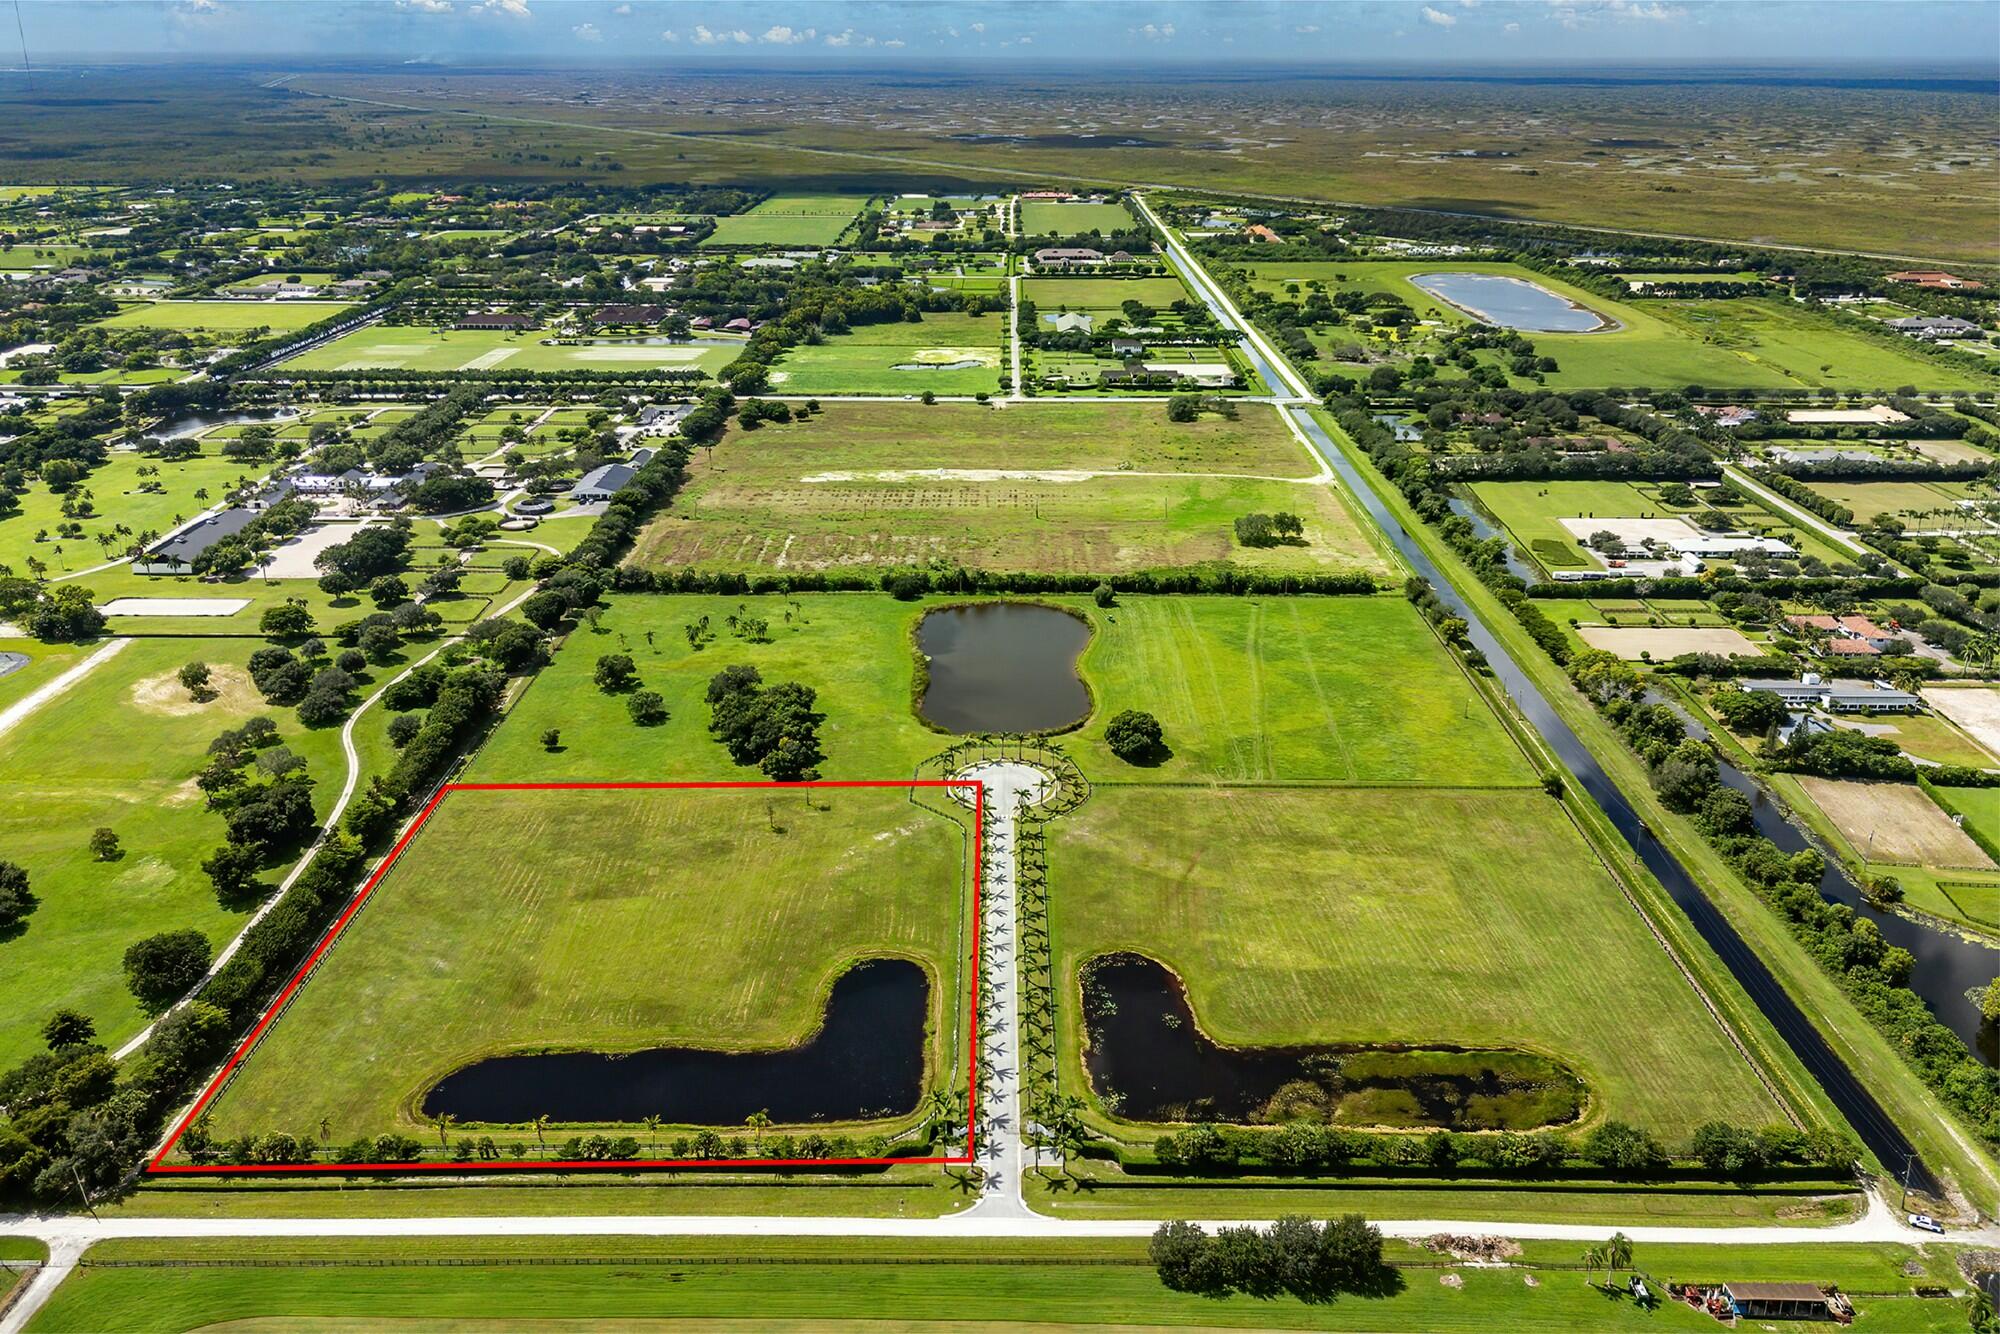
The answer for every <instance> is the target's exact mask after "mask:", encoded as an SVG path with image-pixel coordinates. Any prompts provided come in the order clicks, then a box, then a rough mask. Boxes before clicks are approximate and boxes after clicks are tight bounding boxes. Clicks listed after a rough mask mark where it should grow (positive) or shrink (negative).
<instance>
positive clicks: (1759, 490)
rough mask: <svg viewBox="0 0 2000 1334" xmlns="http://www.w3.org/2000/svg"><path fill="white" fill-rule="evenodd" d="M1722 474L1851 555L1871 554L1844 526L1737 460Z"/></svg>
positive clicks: (1725, 465) (1728, 464)
mask: <svg viewBox="0 0 2000 1334" xmlns="http://www.w3.org/2000/svg"><path fill="white" fill-rule="evenodd" d="M1722 475H1723V476H1724V477H1727V478H1728V479H1729V480H1730V481H1732V482H1734V483H1736V485H1738V486H1740V487H1742V488H1743V489H1744V490H1745V491H1748V492H1749V493H1750V494H1751V495H1753V496H1755V497H1757V499H1759V500H1761V501H1763V502H1764V503H1765V504H1766V505H1769V506H1770V507H1771V508H1772V509H1774V510H1776V511H1777V512H1778V513H1780V514H1782V515H1784V516H1785V517H1786V518H1787V519H1790V520H1791V521H1792V522H1793V523H1796V524H1798V525H1799V526H1800V527H1801V528H1810V529H1811V530H1812V531H1813V532H1815V533H1818V534H1819V535H1820V536H1821V537H1823V538H1825V539H1826V540H1827V541H1829V542H1831V543H1833V544H1834V545H1835V546H1837V547H1839V548H1840V549H1841V550H1842V551H1845V552H1847V553H1848V554H1849V555H1851V556H1865V555H1867V554H1868V548H1867V547H1864V546H1862V545H1861V543H1860V542H1858V541H1856V540H1855V538H1854V536H1853V535H1852V534H1850V533H1848V532H1847V531H1845V530H1844V529H1840V528H1836V527H1834V526H1833V525H1832V524H1830V523H1828V522H1827V521H1826V520H1825V519H1822V518H1820V517H1819V515H1817V514H1814V513H1813V512H1812V511H1811V510H1809V509H1806V508H1805V507H1804V506H1802V505H1797V504H1794V503H1793V502H1791V501H1789V500H1787V499H1785V498H1784V497H1783V496H1781V495H1779V494H1778V493H1777V492H1776V491H1773V490H1772V489H1771V488H1770V487H1768V486H1765V485H1764V484H1763V483H1761V482H1759V481H1758V480H1757V479H1756V478H1754V477H1752V476H1751V475H1750V474H1749V473H1747V472H1744V471H1743V470H1742V469H1741V468H1739V467H1737V466H1736V465H1735V464H1733V463H1725V464H1723V465H1722Z"/></svg>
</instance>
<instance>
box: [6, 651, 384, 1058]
mask: <svg viewBox="0 0 2000 1334" xmlns="http://www.w3.org/2000/svg"><path fill="white" fill-rule="evenodd" d="M115 626H116V623H115V622H114V628H115ZM259 646H260V641H257V640H254V639H239V640H209V641H204V642H202V643H201V644H199V645H192V644H190V643H188V642H187V641H183V640H174V639H140V640H134V641H132V642H131V643H130V644H129V645H128V646H127V647H126V648H124V649H123V650H121V651H119V652H118V653H117V655H116V656H115V657H112V658H109V659H107V660H106V661H104V662H103V663H101V664H100V665H98V666H97V667H96V668H94V669H93V670H92V672H91V673H90V674H89V675H88V676H85V677H84V678H83V679H82V680H80V681H79V682H78V683H77V684H76V685H74V686H72V687H71V688H70V689H69V690H68V691H67V692H66V693H65V694H63V695H61V696H58V697H57V698H55V699H53V700H51V701H49V702H48V703H47V704H45V705H43V706H42V707H41V709H40V710H38V711H37V712H36V713H34V714H32V715H30V716H29V717H28V718H27V719H26V720H25V721H23V722H22V723H20V724H19V725H17V726H16V727H15V728H14V729H13V730H12V731H10V732H7V733H6V734H5V735H0V847H4V848H5V849H6V853H5V856H6V857H7V858H8V860H10V861H14V862H17V863H19V864H20V865H21V866H23V867H25V868H26V869H27V872H28V876H29V879H30V883H31V885H32V887H33V889H34V892H35V894H36V895H37V897H38V898H39V899H40V900H41V904H40V906H39V907H38V908H36V910H35V911H34V913H33V914H32V915H31V916H30V917H29V918H28V920H27V925H26V928H25V929H24V930H23V931H21V933H20V934H19V935H17V936H14V937H13V938H11V939H7V940H0V1068H4V1067H8V1066H12V1065H13V1064H14V1063H15V1062H17V1061H19V1060H20V1059H21V1058H23V1057H25V1056H27V1055H28V1054H29V1053H30V1052H32V1051H36V1050H39V1049H40V1046H41V1038H40V1035H39V1032H38V1030H39V1029H40V1026H41V1024H42V1021H43V1020H45V1019H46V1018H47V1017H48V1015H49V1013H50V1011H52V1010H54V1009H56V1008H58V1007H59V1006H68V1007H71V1008H73V1009H76V1010H80V1011H82V1012H83V1013H84V1014H87V1015H89V1016H91V1017H92V1018H93V1019H95V1020H96V1021H97V1031H98V1036H99V1037H101V1038H104V1039H105V1040H107V1041H108V1042H110V1043H112V1044H114V1045H115V1044H117V1043H119V1042H122V1041H123V1040H124V1039H125V1038H127V1037H130V1036H131V1035H132V1034H133V1033H135V1032H137V1031H138V1030H139V1029H140V1028H141V1027H142V1026H143V1025H144V1023H145V1019H144V1016H143V1015H142V1014H141V1013H140V1011H139V1008H138V1003H137V1002H136V1001H135V1000H133V998H132V996H131V995H130V994H129V993H128V992H127V991H126V988H125V978H124V973H123V970H122V965H121V963H120V960H121V958H122V956H123V955H124V952H125V948H126V947H127V946H128V945H130V944H132V943H133V942H134V941H136V940H139V939H140V938H142V937H145V936H149V935H153V934H154V933H156V932H159V931H166V930H173V929H181V928H193V929H195V930H198V931H201V932H202V933H203V934H205V935H207V936H208V938H209V940H210V941H211V942H212V943H214V944H216V945H220V944H221V943H222V942H223V941H225V940H227V939H228V938H229V937H230V936H232V935H234V934H235V932H236V931H237V930H239V929H241V927H242V924H243V919H244V913H243V912H241V911H227V910H225V909H223V908H222V907H221V906H220V905H219V904H218V903H217V901H216V897H215V891H214V890H213V889H212V888H211V887H210V885H209V881H208V878H207V877H206V876H205V875H203V874H202V872H201V870H200V865H201V861H202V859H203V858H205V857H207V856H208V855H209V854H210V853H211V852H213V851H214V850H215V848H216V847H217V845H219V844H220V843H221V842H222V841H223V832H224V824H223V817H222V816H221V815H219V814H215V813H211V812H209V811H208V810H207V809H206V808H205V806H204V804H203V800H202V796H201V793H199V792H198V791H196V790H195V787H194V782H193V779H194V775H195V774H196V773H197V772H199V771H200V769H201V768H202V766H203V765H204V764H205V763H206V762H207V759H208V756H207V754H206V748H207V745H208V742H209V740H210V739H211V738H212V737H214V736H215V734H216V733H218V732H220V731H221V730H222V729H223V728H225V727H234V726H237V725H239V724H240V723H242V722H243V721H244V720H245V719H246V718H249V717H251V716H253V715H257V714H265V715H270V716H272V717H275V718H276V719H277V720H278V724H279V728H280V731H281V733H282V737H283V740H284V743H285V744H286V745H288V746H290V747H291V748H292V750H293V751H294V752H296V753H297V754H299V755H301V756H304V757H305V758H306V761H307V772H308V773H309V774H311V775H312V776H313V777H314V778H315V779H316V780H317V786H316V787H315V789H314V792H313V799H314V804H315V806H316V807H317V808H318V809H319V811H320V813H321V814H324V813H325V811H326V809H327V808H328V807H329V806H330V805H331V804H332V802H333V799H334V797H335V795H336V794H337V793H338V792H339V790H340V782H341V779H342V777H343V776H344V775H345V773H346V766H345V764H344V762H343V761H342V760H341V758H340V740H339V733H338V729H325V730H321V731H308V730H306V729H304V728H302V727H300V726H299V723H298V720H297V719H296V718H295V717H294V716H293V715H292V713H291V711H290V710H280V709H272V708H270V707H268V706H266V705H265V704H264V703H263V701H262V700H261V699H259V698H258V696H257V693H256V690H255V689H254V687H252V686H251V684H250V681H249V678H248V677H247V676H246V675H245V674H244V672H243V670H242V665H243V663H244V661H245V660H246V659H247V658H248V657H249V656H250V653H251V652H252V650H254V649H256V648H258V647H259ZM195 658H200V659H201V660H203V661H205V662H207V663H208V664H209V665H210V667H211V668H213V669H214V671H215V674H216V685H217V688H218V689H219V690H220V695H219V697H218V698H216V699H215V700H213V701H211V702H209V703H206V704H195V703H193V702H191V701H190V700H189V698H188V694H187V691H185V690H183V689H182V688H181V687H180V685H179V683H178V682H177V681H175V679H174V675H175V673H176V672H178V671H179V669H180V667H181V665H182V664H183V663H186V662H188V661H189V660H191V659H195ZM30 670H36V668H34V667H31V668H30ZM53 674H54V673H53V672H46V673H45V674H44V675H43V676H42V678H41V679H42V680H44V681H46V680H47V679H48V677H49V676H50V675H53ZM4 684H5V683H4V682H0V685H4ZM107 737H115V738H117V744H115V745H107V744H105V738H107ZM99 826H106V827H109V828H110V829H111V830H113V831H114V832H115V833H116V834H117V835H118V837H119V840H120V842H121V843H122V844H123V847H124V855H123V856H122V857H121V858H120V859H119V860H117V861H113V862H99V861H97V860H95V859H94V858H93V857H92V855H91V852H90V848H89V845H88V843H89V838H90V831H91V830H93V829H96V828H98V827H99ZM266 879H267V880H274V879H275V875H274V874H267V875H266Z"/></svg>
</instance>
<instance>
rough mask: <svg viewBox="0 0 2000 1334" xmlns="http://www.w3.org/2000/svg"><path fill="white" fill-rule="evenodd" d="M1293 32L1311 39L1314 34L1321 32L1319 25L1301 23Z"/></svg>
mask: <svg viewBox="0 0 2000 1334" xmlns="http://www.w3.org/2000/svg"><path fill="white" fill-rule="evenodd" d="M1292 31H1293V32H1295V33H1297V34H1298V35H1299V36H1301V37H1310V36H1311V35H1312V34H1314V33H1316V32H1318V31H1319V24H1317V23H1301V24H1299V25H1298V26H1297V27H1295V28H1293V29H1292Z"/></svg>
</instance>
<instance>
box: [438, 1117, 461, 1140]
mask: <svg viewBox="0 0 2000 1334" xmlns="http://www.w3.org/2000/svg"><path fill="white" fill-rule="evenodd" d="M437 1122H438V1144H439V1145H440V1146H442V1147H444V1148H447V1149H448V1148H450V1147H451V1141H450V1139H449V1138H448V1137H447V1136H446V1135H445V1132H446V1131H448V1130H450V1129H451V1128H452V1127H453V1126H455V1125H457V1124H458V1118H457V1117H455V1116H453V1115H452V1114H451V1113H450V1112H440V1113H438V1119H437Z"/></svg>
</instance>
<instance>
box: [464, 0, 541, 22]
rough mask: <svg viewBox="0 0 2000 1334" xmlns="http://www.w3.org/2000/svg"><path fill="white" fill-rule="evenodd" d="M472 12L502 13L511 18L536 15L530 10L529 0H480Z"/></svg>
mask: <svg viewBox="0 0 2000 1334" xmlns="http://www.w3.org/2000/svg"><path fill="white" fill-rule="evenodd" d="M472 12H473V13H475V14H502V15H505V16H506V17H507V18H510V19H531V18H533V17H534V15H533V14H532V13H530V12H529V10H528V0H479V3H478V4H476V5H474V6H473V7H472Z"/></svg>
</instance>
